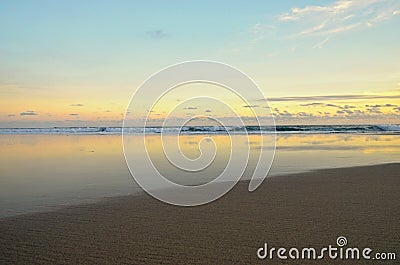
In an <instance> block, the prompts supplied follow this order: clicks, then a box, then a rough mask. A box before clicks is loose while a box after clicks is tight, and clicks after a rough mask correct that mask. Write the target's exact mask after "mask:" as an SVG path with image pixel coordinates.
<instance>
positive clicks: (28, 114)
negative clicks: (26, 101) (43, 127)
mask: <svg viewBox="0 0 400 265" xmlns="http://www.w3.org/2000/svg"><path fill="white" fill-rule="evenodd" d="M19 115H20V116H36V115H38V114H37V113H36V112H35V111H33V110H27V111H24V112H21V113H20V114H19Z"/></svg>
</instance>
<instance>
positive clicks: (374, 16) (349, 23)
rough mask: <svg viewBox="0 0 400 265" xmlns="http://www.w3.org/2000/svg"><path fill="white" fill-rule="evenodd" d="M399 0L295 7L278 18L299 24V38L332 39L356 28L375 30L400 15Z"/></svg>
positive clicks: (341, 0) (343, 0) (357, 0)
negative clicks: (333, 35) (377, 25)
mask: <svg viewBox="0 0 400 265" xmlns="http://www.w3.org/2000/svg"><path fill="white" fill-rule="evenodd" d="M399 10H400V1H398V0H337V1H335V2H333V3H332V4H328V5H309V6H305V7H293V8H291V10H290V11H289V12H286V13H283V14H281V15H279V16H278V20H279V21H281V22H293V21H295V22H296V25H299V26H300V30H299V31H298V32H297V33H296V35H297V36H305V35H332V34H337V33H340V32H345V31H349V30H353V29H355V28H366V27H372V26H374V25H375V24H377V23H379V22H382V21H385V20H389V19H391V18H392V17H393V16H396V15H398V14H400V12H399Z"/></svg>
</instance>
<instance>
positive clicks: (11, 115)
mask: <svg viewBox="0 0 400 265" xmlns="http://www.w3.org/2000/svg"><path fill="white" fill-rule="evenodd" d="M7 117H15V114H8V115H7Z"/></svg>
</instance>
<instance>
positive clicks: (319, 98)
mask: <svg viewBox="0 0 400 265" xmlns="http://www.w3.org/2000/svg"><path fill="white" fill-rule="evenodd" d="M396 98H400V95H364V94H363V95H356V94H354V95H328V96H304V97H275V98H268V101H270V102H272V101H300V102H301V101H329V100H357V99H396ZM263 100H265V99H259V101H263Z"/></svg>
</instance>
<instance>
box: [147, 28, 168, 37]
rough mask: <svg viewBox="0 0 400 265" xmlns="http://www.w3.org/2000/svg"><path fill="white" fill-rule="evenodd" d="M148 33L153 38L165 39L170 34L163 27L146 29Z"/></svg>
mask: <svg viewBox="0 0 400 265" xmlns="http://www.w3.org/2000/svg"><path fill="white" fill-rule="evenodd" d="M146 35H147V36H148V37H150V38H152V39H164V38H167V37H169V36H170V35H169V34H167V33H165V32H164V31H163V30H162V29H157V30H150V31H146Z"/></svg>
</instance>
